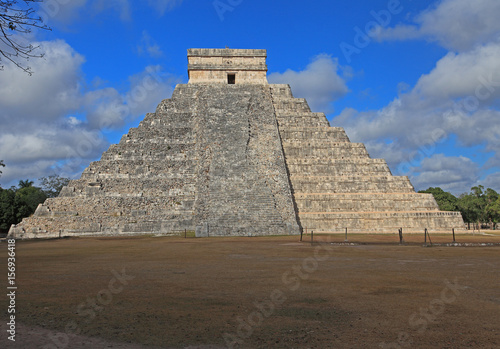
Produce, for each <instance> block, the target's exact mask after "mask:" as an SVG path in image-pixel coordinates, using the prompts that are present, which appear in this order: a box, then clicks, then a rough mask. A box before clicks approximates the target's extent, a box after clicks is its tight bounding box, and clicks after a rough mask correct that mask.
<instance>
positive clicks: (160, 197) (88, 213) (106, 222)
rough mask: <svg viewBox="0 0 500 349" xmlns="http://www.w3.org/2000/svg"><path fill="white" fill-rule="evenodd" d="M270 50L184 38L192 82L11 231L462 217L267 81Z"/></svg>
mask: <svg viewBox="0 0 500 349" xmlns="http://www.w3.org/2000/svg"><path fill="white" fill-rule="evenodd" d="M266 56H267V54H266V51H265V50H236V49H190V50H188V73H189V83H188V84H183V85H177V87H176V88H175V91H174V93H173V95H172V98H170V99H166V100H163V101H162V102H161V103H160V104H159V105H158V107H157V109H156V112H155V113H151V114H147V115H146V117H145V118H144V120H143V121H142V122H141V123H140V124H139V126H138V127H137V128H132V129H130V131H129V132H128V134H126V135H124V136H123V137H122V139H121V141H120V143H119V144H116V145H111V146H110V148H109V149H108V150H107V151H106V152H105V153H104V154H103V155H102V157H101V160H99V161H96V162H93V163H91V164H90V166H89V167H88V168H87V169H85V171H84V172H83V173H82V175H81V178H80V179H78V180H73V181H71V182H70V183H69V185H68V186H67V187H65V188H64V189H63V190H62V192H61V194H60V195H59V197H57V198H52V199H47V200H46V201H45V203H44V204H42V205H40V206H39V207H38V208H37V210H36V212H35V214H34V215H33V216H32V217H29V218H26V219H24V220H23V221H22V222H21V223H20V224H18V225H17V226H12V228H11V230H10V232H9V235H10V236H12V237H17V238H42V237H43V238H45V237H61V236H75V235H76V236H82V235H122V234H152V233H153V234H166V235H168V234H178V233H179V232H180V231H184V230H189V231H196V235H197V236H256V235H289V234H299V233H300V231H301V229H305V228H307V229H308V230H314V231H315V232H340V231H344V229H345V228H348V229H349V231H351V232H367V233H369V232H380V233H396V232H397V231H398V229H399V228H403V229H404V230H405V231H418V232H423V230H424V229H425V228H428V229H430V230H433V231H436V230H438V231H451V229H452V228H455V229H459V230H463V229H464V223H463V220H462V217H461V215H460V213H458V212H442V211H439V209H438V206H437V204H436V202H435V200H434V198H433V197H432V195H431V194H418V193H415V190H414V188H413V186H412V185H411V183H410V181H409V180H408V178H407V177H396V176H392V174H391V172H390V170H389V167H388V166H387V164H386V162H385V161H384V160H382V159H371V158H370V156H369V155H368V153H367V151H366V149H365V147H364V145H363V144H360V143H351V142H350V141H349V138H348V137H347V135H346V133H345V132H344V130H343V129H342V128H341V127H330V125H329V122H328V120H327V119H326V116H325V114H322V113H312V112H311V110H310V108H309V106H308V105H307V102H306V101H305V100H304V99H300V98H294V97H293V95H292V92H291V89H290V87H289V86H288V85H270V84H268V82H267V78H266V74H267V66H266Z"/></svg>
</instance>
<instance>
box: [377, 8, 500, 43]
mask: <svg viewBox="0 0 500 349" xmlns="http://www.w3.org/2000/svg"><path fill="white" fill-rule="evenodd" d="M499 17H500V2H499V1H498V0H475V1H470V0H443V1H440V2H438V3H437V5H435V6H433V7H431V8H429V9H427V10H426V11H423V12H421V13H420V14H418V15H417V16H416V17H415V20H414V21H415V23H416V24H415V25H398V26H396V27H394V28H387V29H382V28H381V29H380V31H379V32H378V39H379V40H409V39H418V38H422V39H426V40H429V41H435V42H437V43H439V44H440V45H441V46H443V47H445V48H447V49H450V50H454V51H466V50H469V49H471V48H473V47H475V46H477V45H481V44H484V43H487V42H491V41H496V40H498V39H499V32H500V21H499V20H498V18H499Z"/></svg>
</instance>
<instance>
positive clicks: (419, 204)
mask: <svg viewBox="0 0 500 349" xmlns="http://www.w3.org/2000/svg"><path fill="white" fill-rule="evenodd" d="M294 197H295V202H296V204H297V208H298V209H299V213H307V212H351V211H355V212H378V211H437V210H438V209H439V208H438V206H437V204H436V201H435V200H434V197H433V196H432V195H429V194H418V193H320V194H312V193H311V194H297V193H296V194H295V195H294Z"/></svg>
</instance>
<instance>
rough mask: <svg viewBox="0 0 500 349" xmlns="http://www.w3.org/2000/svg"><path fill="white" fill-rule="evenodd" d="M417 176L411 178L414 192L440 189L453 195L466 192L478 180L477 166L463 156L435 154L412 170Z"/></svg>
mask: <svg viewBox="0 0 500 349" xmlns="http://www.w3.org/2000/svg"><path fill="white" fill-rule="evenodd" d="M414 170H415V171H416V172H417V171H418V173H419V175H418V176H411V179H412V183H413V185H414V186H415V189H416V190H423V189H427V188H429V187H441V188H442V189H443V190H444V191H449V192H451V193H452V194H454V195H460V194H462V193H464V192H466V191H468V190H469V189H470V188H471V187H472V186H474V184H475V183H476V182H477V180H478V179H479V168H478V165H477V164H476V163H475V162H473V161H472V160H470V159H468V158H466V157H463V156H445V155H443V154H435V155H433V156H431V157H429V158H425V159H424V160H423V161H422V164H421V165H420V166H419V167H418V168H415V169H414Z"/></svg>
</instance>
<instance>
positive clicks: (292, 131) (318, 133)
mask: <svg viewBox="0 0 500 349" xmlns="http://www.w3.org/2000/svg"><path fill="white" fill-rule="evenodd" d="M280 135H281V139H282V140H289V141H294V140H297V141H304V140H313V139H324V140H328V141H334V142H349V137H347V134H346V133H345V131H344V129H343V128H342V127H317V126H316V127H314V126H313V127H284V128H283V127H282V128H281V129H280Z"/></svg>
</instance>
